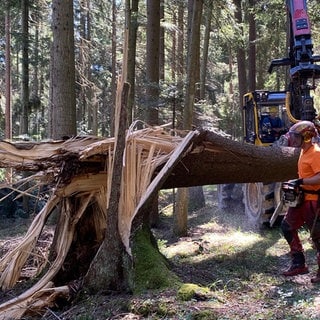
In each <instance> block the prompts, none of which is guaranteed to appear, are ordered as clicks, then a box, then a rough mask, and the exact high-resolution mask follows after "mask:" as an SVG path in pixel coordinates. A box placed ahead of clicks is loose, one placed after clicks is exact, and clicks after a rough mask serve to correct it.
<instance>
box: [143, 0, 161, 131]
mask: <svg viewBox="0 0 320 320" xmlns="http://www.w3.org/2000/svg"><path fill="white" fill-rule="evenodd" d="M159 39H160V0H148V1H147V58H146V59H147V61H146V82H147V84H146V85H147V87H146V98H147V105H146V107H145V108H146V121H147V123H148V124H150V125H156V124H158V122H159V119H158V116H159V112H158V103H159V101H158V100H159V43H160V40H159Z"/></svg>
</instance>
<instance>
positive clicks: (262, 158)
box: [162, 131, 300, 188]
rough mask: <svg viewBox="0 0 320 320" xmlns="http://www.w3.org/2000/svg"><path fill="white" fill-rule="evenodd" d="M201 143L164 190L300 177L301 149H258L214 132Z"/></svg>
mask: <svg viewBox="0 0 320 320" xmlns="http://www.w3.org/2000/svg"><path fill="white" fill-rule="evenodd" d="M198 142H199V143H196V145H197V146H195V148H194V150H193V151H192V152H189V153H188V154H187V155H186V156H185V157H184V158H183V159H182V160H181V161H180V162H179V164H178V165H177V166H176V167H175V168H174V170H173V172H172V174H171V175H170V176H169V177H168V178H167V180H166V181H165V183H164V184H163V186H162V188H173V187H176V188H177V187H191V186H197V185H210V184H220V183H247V182H264V183H271V182H281V181H286V180H289V179H294V178H296V177H297V170H298V169H297V161H298V156H299V153H300V151H299V149H296V148H289V147H279V146H269V147H257V146H254V145H251V144H245V143H241V142H237V141H234V140H231V139H227V138H225V137H222V136H220V135H218V134H216V133H214V132H212V131H204V132H202V134H201V135H200V136H199V140H198Z"/></svg>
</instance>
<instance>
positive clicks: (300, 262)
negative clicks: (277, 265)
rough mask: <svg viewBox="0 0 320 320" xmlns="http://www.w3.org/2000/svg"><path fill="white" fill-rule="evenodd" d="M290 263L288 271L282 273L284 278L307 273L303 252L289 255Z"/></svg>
mask: <svg viewBox="0 0 320 320" xmlns="http://www.w3.org/2000/svg"><path fill="white" fill-rule="evenodd" d="M291 256H292V262H291V266H290V267H289V269H288V270H286V271H285V272H283V273H282V275H284V276H285V277H291V276H297V275H298V274H306V273H308V272H309V269H308V267H307V266H306V261H305V257H304V254H303V252H294V253H292V254H291Z"/></svg>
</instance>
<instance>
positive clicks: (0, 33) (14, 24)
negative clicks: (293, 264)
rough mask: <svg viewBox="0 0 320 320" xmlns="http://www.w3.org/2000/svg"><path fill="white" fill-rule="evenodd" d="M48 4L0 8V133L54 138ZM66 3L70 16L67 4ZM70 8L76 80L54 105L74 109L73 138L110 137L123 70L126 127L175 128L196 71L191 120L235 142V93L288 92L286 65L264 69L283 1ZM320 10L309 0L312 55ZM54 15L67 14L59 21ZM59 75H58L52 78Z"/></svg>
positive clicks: (91, 0)
mask: <svg viewBox="0 0 320 320" xmlns="http://www.w3.org/2000/svg"><path fill="white" fill-rule="evenodd" d="M54 2H55V1H53V2H51V1H44V0H38V1H34V0H23V1H12V0H11V1H3V2H1V4H0V6H1V11H0V14H1V21H2V24H1V28H0V39H1V42H0V64H1V65H0V67H1V68H0V72H1V77H0V93H1V100H0V101H1V108H0V137H3V138H4V137H6V138H11V137H14V138H19V137H20V138H21V137H24V138H26V137H27V138H28V139H32V140H43V139H46V138H52V132H51V133H50V130H49V129H50V126H49V123H50V121H51V120H50V119H52V118H53V117H52V113H57V112H59V110H60V111H61V108H54V107H52V106H54V105H55V104H56V103H57V102H56V101H55V100H57V99H58V97H57V96H56V95H55V96H52V89H50V88H52V85H53V84H52V81H51V82H50V80H52V77H54V76H53V74H54V72H53V67H52V66H53V63H52V62H53V61H54V60H55V61H57V58H54V57H53V54H54V50H52V48H53V46H52V44H53V42H52V41H53V40H52V33H53V28H52V26H53V25H54V23H55V22H57V21H55V20H54V19H53V17H52V8H54ZM65 3H66V4H65V6H66V9H65V12H68V10H70V9H68V6H69V5H70V4H68V1H67V2H65ZM71 5H72V3H71ZM194 8H197V10H196V12H197V15H193V12H194ZM73 10H74V15H73V22H74V61H75V82H74V88H69V87H68V90H71V91H72V90H74V92H75V99H74V100H73V101H72V102H71V103H69V102H67V101H65V102H64V106H63V107H62V109H63V110H64V111H63V112H66V109H74V110H76V111H75V112H74V116H72V117H73V119H72V120H71V121H72V122H75V123H76V133H77V134H93V135H102V136H112V135H113V128H112V123H113V113H114V112H113V110H114V106H115V92H116V85H117V79H118V77H119V75H120V74H123V73H124V72H125V74H126V81H127V82H129V83H130V85H131V91H130V97H129V103H128V109H129V110H128V125H129V124H130V123H131V122H133V121H134V120H136V119H139V120H145V121H146V122H147V123H149V124H152V125H153V124H163V123H168V122H169V123H172V127H177V128H182V127H183V126H184V124H183V120H182V119H183V116H184V115H183V113H184V112H185V110H184V109H186V108H184V106H187V105H188V101H187V99H188V97H190V96H192V95H191V94H190V92H189V91H188V90H189V89H188V83H190V79H189V78H190V76H194V77H195V79H194V83H195V84H196V85H195V89H194V90H195V92H194V99H193V100H192V104H193V107H194V108H193V109H192V110H193V111H192V112H193V115H192V121H191V122H192V124H194V125H196V126H201V127H204V128H208V129H212V128H218V129H221V130H223V131H224V132H226V133H227V134H229V135H230V136H231V137H233V138H236V139H240V138H241V136H242V132H241V108H240V107H241V100H242V98H241V97H242V95H243V94H244V93H245V92H247V91H250V90H255V89H267V90H282V89H285V88H286V76H285V75H286V70H284V68H280V69H279V70H277V72H274V73H272V74H268V72H267V70H268V66H269V64H270V62H271V60H272V59H275V58H282V57H286V56H287V52H286V48H287V44H286V31H287V30H286V11H285V10H286V9H285V1H283V0H272V1H256V0H250V1H239V0H234V1H231V0H230V1H219V0H216V1H203V2H202V1H197V0H194V1H193V0H189V1H162V0H161V1H160V0H159V1H147V2H145V1H140V2H139V1H138V0H132V1H124V2H121V1H116V0H114V1H99V0H85V1H73ZM319 10H320V4H319V3H318V2H317V1H315V0H313V1H312V0H311V1H308V11H309V15H310V19H311V22H312V32H313V41H314V44H315V45H314V52H315V53H319V52H320V14H319ZM59 19H65V17H63V16H60V17H58V22H57V23H59ZM194 19H198V20H199V22H200V24H199V29H198V30H199V32H198V33H195V34H194V35H193V37H195V38H196V40H195V43H196V44H198V45H197V46H196V48H197V50H196V51H195V52H194V54H195V55H196V56H197V59H196V61H198V63H197V65H196V66H193V67H194V69H193V70H192V71H191V72H189V73H188V68H190V64H189V63H188V59H190V57H191V51H190V48H191V43H190V41H189V40H188V39H190V35H191V34H192V28H193V26H194V23H195V20H194ZM125 44H128V50H127V55H128V59H127V65H126V66H124V65H123V54H124V53H126V50H124V47H123V46H124V45H125ZM71 62H72V60H71ZM157 66H158V67H157ZM70 76H72V74H70V73H67V75H66V77H69V78H70ZM188 77H189V78H188ZM71 79H72V78H71ZM59 81H60V82H65V81H66V80H64V79H61V75H60V79H59ZM186 92H187V93H188V96H187V95H186ZM316 95H317V96H316V106H317V105H319V102H320V98H318V96H319V93H317V94H316ZM62 103H63V102H62ZM74 117H75V118H74ZM189 122H190V121H189ZM71 127H72V126H71ZM5 128H7V132H6V130H5ZM72 133H73V132H70V133H68V132H61V136H62V135H65V134H72Z"/></svg>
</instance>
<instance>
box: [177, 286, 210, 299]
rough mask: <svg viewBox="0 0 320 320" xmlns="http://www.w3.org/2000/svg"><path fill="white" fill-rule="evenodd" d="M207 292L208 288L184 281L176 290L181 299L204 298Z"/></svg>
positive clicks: (208, 292) (208, 291)
mask: <svg viewBox="0 0 320 320" xmlns="http://www.w3.org/2000/svg"><path fill="white" fill-rule="evenodd" d="M209 294H210V289H209V288H206V287H201V286H199V285H197V284H194V283H185V284H183V285H182V286H181V287H180V289H179V290H178V298H179V299H180V300H182V301H189V300H191V299H197V300H206V299H207V297H208V295H209Z"/></svg>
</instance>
